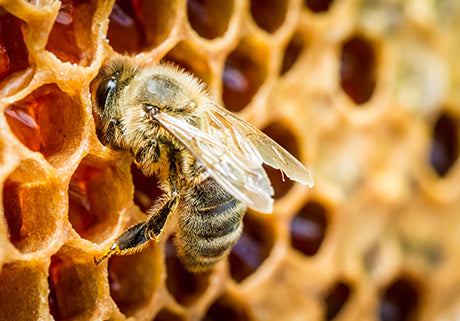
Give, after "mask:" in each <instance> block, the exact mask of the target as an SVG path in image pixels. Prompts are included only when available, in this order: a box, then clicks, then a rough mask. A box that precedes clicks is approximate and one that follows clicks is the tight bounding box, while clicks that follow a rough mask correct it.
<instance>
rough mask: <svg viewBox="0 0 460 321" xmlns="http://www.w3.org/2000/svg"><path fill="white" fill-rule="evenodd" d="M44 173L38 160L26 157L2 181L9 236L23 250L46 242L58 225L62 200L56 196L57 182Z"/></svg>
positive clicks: (34, 248)
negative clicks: (57, 219)
mask: <svg viewBox="0 0 460 321" xmlns="http://www.w3.org/2000/svg"><path fill="white" fill-rule="evenodd" d="M45 175H46V174H45V173H44V172H43V171H42V170H41V168H40V167H39V165H38V164H36V163H35V161H32V160H25V161H23V162H22V163H21V164H20V165H19V167H18V168H17V169H16V170H15V171H14V172H13V173H12V174H11V175H10V176H9V177H8V178H7V179H6V181H5V183H4V184H3V208H4V213H5V218H6V222H7V224H8V236H9V239H10V241H11V243H13V245H14V246H15V247H16V248H17V249H18V250H19V251H21V252H23V253H29V252H33V251H36V250H40V249H41V248H43V247H44V246H47V245H48V242H49V240H50V239H51V238H52V236H53V233H54V231H55V228H56V216H57V215H58V214H59V212H58V211H57V209H58V208H59V206H58V205H57V204H58V203H59V202H62V200H60V199H58V197H57V196H56V194H57V192H56V191H57V189H58V188H59V187H58V184H57V182H56V181H54V180H53V179H50V178H46V176H45ZM47 179H48V180H47ZM37 203H38V204H40V206H37Z"/></svg>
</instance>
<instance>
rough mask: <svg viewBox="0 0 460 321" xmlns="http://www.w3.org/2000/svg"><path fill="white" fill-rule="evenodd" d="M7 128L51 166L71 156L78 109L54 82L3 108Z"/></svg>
mask: <svg viewBox="0 0 460 321" xmlns="http://www.w3.org/2000/svg"><path fill="white" fill-rule="evenodd" d="M5 117H6V120H7V122H8V125H9V126H10V129H11V131H12V132H13V133H14V134H15V135H16V137H17V138H18V139H19V140H20V141H21V142H22V143H23V144H24V145H25V146H26V147H28V148H29V149H30V150H32V151H34V152H40V153H42V154H43V156H45V158H46V159H47V160H48V162H50V163H51V164H52V165H59V163H60V162H61V161H66V160H68V159H70V158H71V155H72V154H73V153H74V152H75V149H76V147H77V146H78V145H79V144H80V136H81V129H82V126H83V115H82V108H81V106H79V105H78V104H77V103H76V102H75V101H73V99H72V98H70V96H69V95H67V94H65V93H64V92H62V91H61V90H60V89H59V88H58V87H57V85H55V84H49V85H44V86H42V87H40V88H38V89H36V90H35V91H33V92H32V93H31V94H30V95H28V96H27V97H25V98H24V99H22V100H20V101H17V102H15V103H14V104H12V105H10V106H8V107H7V108H6V109H5Z"/></svg>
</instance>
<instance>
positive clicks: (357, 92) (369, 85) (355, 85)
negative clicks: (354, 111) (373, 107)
mask: <svg viewBox="0 0 460 321" xmlns="http://www.w3.org/2000/svg"><path fill="white" fill-rule="evenodd" d="M340 62H341V64H340V85H341V86H342V89H343V90H344V91H345V93H346V94H347V95H348V96H349V97H350V98H351V99H353V101H354V102H355V103H357V104H363V103H365V102H367V101H368V100H369V99H370V98H371V97H372V94H373V92H374V89H375V86H376V77H377V57H376V54H375V50H374V45H373V43H372V42H371V41H370V40H369V39H366V38H365V37H363V36H359V35H357V36H353V37H352V38H351V39H348V40H347V41H345V43H344V44H343V46H342V55H341V61H340Z"/></svg>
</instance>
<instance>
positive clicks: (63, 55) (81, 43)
mask: <svg viewBox="0 0 460 321" xmlns="http://www.w3.org/2000/svg"><path fill="white" fill-rule="evenodd" d="M94 10H95V6H94V4H93V3H91V2H90V1H89V0H63V1H61V9H60V10H59V13H58V16H57V17H56V20H55V22H54V25H53V28H52V29H51V32H50V35H49V37H48V43H47V44H46V50H49V51H51V52H52V53H53V54H54V55H56V57H58V58H59V59H60V60H62V61H64V62H71V63H78V62H80V60H82V59H85V60H87V61H89V60H90V57H88V54H89V52H88V49H89V48H90V47H91V44H90V40H89V39H91V23H92V17H93V13H94Z"/></svg>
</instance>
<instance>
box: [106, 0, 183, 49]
mask: <svg viewBox="0 0 460 321" xmlns="http://www.w3.org/2000/svg"><path fill="white" fill-rule="evenodd" d="M176 7H177V6H176V5H175V4H172V3H171V2H170V1H167V0H160V1H149V0H117V1H116V2H115V4H114V5H113V9H112V13H111V14H110V24H109V31H108V34H107V37H108V39H109V43H110V45H111V46H112V47H113V49H115V50H116V51H117V52H119V53H130V54H132V53H138V52H141V51H143V50H146V49H148V48H150V47H154V46H156V45H158V44H160V43H161V42H162V41H164V40H165V39H166V38H167V37H168V35H169V33H170V31H171V29H172V27H173V25H174V22H175V15H176V11H177V8H176Z"/></svg>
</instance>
